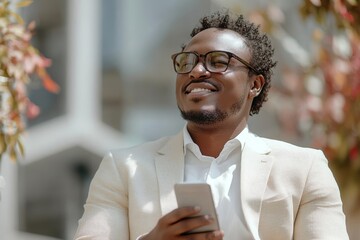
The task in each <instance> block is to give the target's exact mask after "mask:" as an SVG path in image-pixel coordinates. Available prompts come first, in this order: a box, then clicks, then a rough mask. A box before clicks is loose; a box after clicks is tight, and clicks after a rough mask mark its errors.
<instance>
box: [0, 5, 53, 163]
mask: <svg viewBox="0 0 360 240" xmlns="http://www.w3.org/2000/svg"><path fill="white" fill-rule="evenodd" d="M31 3H32V1H29V0H22V1H19V2H17V3H16V5H15V6H11V1H6V0H0V160H1V157H2V155H3V154H6V153H7V154H9V156H10V158H11V159H13V160H16V159H17V158H18V156H19V155H18V152H20V153H21V154H23V153H24V147H23V145H22V143H21V140H20V137H21V134H22V133H23V132H24V130H25V121H24V120H25V119H24V118H25V117H28V118H32V117H36V116H37V115H38V114H39V108H38V107H37V106H36V105H35V104H34V103H32V102H31V101H30V99H29V98H28V96H27V91H26V85H27V84H28V83H29V82H30V76H31V75H32V74H35V75H37V76H38V77H39V79H40V80H41V82H42V85H43V87H44V88H45V89H46V90H48V91H50V92H53V93H56V92H58V91H59V87H58V85H57V84H56V83H55V82H54V81H53V80H52V79H51V77H50V76H49V74H48V73H47V71H46V68H47V67H49V66H50V64H51V61H50V60H49V59H47V58H45V57H44V56H43V55H42V54H41V53H40V52H39V51H38V50H37V49H36V48H35V47H33V46H32V44H31V38H32V36H33V33H34V30H35V22H31V23H30V24H28V25H25V22H24V20H23V19H22V18H21V17H20V15H18V14H17V13H16V12H15V11H14V10H12V7H14V8H23V7H26V6H28V5H29V4H31Z"/></svg>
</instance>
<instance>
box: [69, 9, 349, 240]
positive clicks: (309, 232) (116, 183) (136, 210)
mask: <svg viewBox="0 0 360 240" xmlns="http://www.w3.org/2000/svg"><path fill="white" fill-rule="evenodd" d="M232 17H233V16H232V15H230V14H228V13H225V14H223V13H215V14H213V15H211V16H207V17H204V18H203V19H202V20H201V26H200V27H197V28H195V29H194V30H193V32H192V34H191V37H192V38H191V40H190V41H189V42H188V43H187V44H185V46H184V47H183V49H182V51H181V52H180V53H177V54H174V55H173V56H172V59H173V63H174V69H175V71H176V72H177V79H176V98H177V103H178V107H179V109H180V111H181V114H182V116H183V118H184V119H185V120H187V125H186V126H185V128H184V129H183V131H181V132H180V133H179V134H177V135H176V136H171V137H165V138H162V139H159V140H157V141H154V142H149V143H145V144H142V145H140V146H135V147H133V148H130V149H122V150H117V151H112V152H110V153H109V154H108V155H107V156H106V157H105V158H104V159H103V161H102V163H101V165H100V168H99V170H98V172H97V173H96V175H95V177H94V179H93V181H92V184H91V187H90V191H89V197H88V200H87V202H86V205H85V213H84V216H83V217H82V219H81V220H80V221H79V228H78V232H77V235H76V236H77V239H113V240H115V239H116V240H128V239H142V240H162V239H166V240H171V239H194V240H201V239H227V240H233V239H245V240H247V239H265V240H270V239H274V240H275V239H276V240H282V239H284V240H285V239H288V240H290V239H296V240H300V239H303V240H310V239H324V240H330V239H333V240H344V239H348V236H347V233H346V227H345V217H344V214H343V212H342V203H341V199H340V195H339V190H338V187H337V185H336V182H335V180H334V178H333V175H332V173H331V172H330V170H329V168H328V166H327V160H326V158H325V157H324V155H323V154H322V152H321V151H318V150H313V149H305V148H300V147H296V146H293V145H290V144H287V143H284V142H281V141H275V140H270V139H265V138H261V137H258V136H256V135H254V134H252V133H250V132H249V130H248V128H247V121H248V117H249V115H251V114H256V113H258V112H259V109H260V108H261V106H262V104H263V102H264V101H265V100H266V98H267V94H268V90H269V87H270V81H271V75H272V69H273V67H274V66H275V62H274V61H273V59H272V57H273V48H272V45H271V43H270V41H269V39H268V37H267V36H266V35H264V34H262V33H260V32H259V30H258V27H257V26H255V25H253V24H251V23H249V22H248V21H246V20H244V19H243V17H242V16H240V17H236V18H232ZM178 182H207V183H209V184H210V185H211V188H212V190H213V193H214V195H216V196H218V197H217V199H216V201H215V205H216V208H217V212H218V217H219V221H220V227H221V230H218V231H212V232H205V233H196V234H184V233H187V232H188V231H190V230H193V229H196V228H198V227H201V226H204V225H208V224H210V223H211V222H212V221H213V219H212V218H211V217H209V216H197V217H194V215H196V214H197V213H198V212H199V209H198V208H197V207H196V206H193V207H192V206H189V207H185V208H177V204H176V200H175V195H174V184H175V183H178Z"/></svg>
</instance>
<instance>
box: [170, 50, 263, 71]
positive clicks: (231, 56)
mask: <svg viewBox="0 0 360 240" xmlns="http://www.w3.org/2000/svg"><path fill="white" fill-rule="evenodd" d="M213 52H222V53H225V54H227V55H228V57H229V61H228V63H227V66H226V68H225V70H224V71H220V72H226V70H227V69H228V67H229V63H230V60H231V58H235V59H236V60H238V61H239V62H241V63H242V64H244V65H245V66H246V67H247V68H249V69H250V70H252V71H253V72H254V73H256V74H259V73H258V71H256V70H255V68H253V67H252V66H251V65H250V64H249V63H248V62H247V61H245V60H244V59H242V58H240V57H238V56H236V55H235V54H233V53H231V52H227V51H221V50H215V51H210V52H207V53H205V54H199V53H197V52H178V53H175V54H173V55H171V59H172V60H173V66H174V70H175V72H176V73H178V72H177V71H176V67H175V58H176V56H178V55H179V54H182V53H192V54H195V55H196V56H197V57H198V58H197V62H196V63H195V65H194V67H195V66H196V65H197V64H198V63H199V59H200V58H202V59H203V62H205V61H204V59H206V56H207V55H208V54H209V53H213ZM204 67H205V69H206V70H207V71H209V72H211V73H219V72H213V71H210V70H209V69H208V68H207V66H206V64H204ZM193 69H194V68H192V69H191V70H190V71H188V72H184V73H181V74H187V73H189V72H191V71H192V70H193Z"/></svg>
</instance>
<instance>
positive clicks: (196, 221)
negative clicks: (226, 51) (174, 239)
mask: <svg viewBox="0 0 360 240" xmlns="http://www.w3.org/2000/svg"><path fill="white" fill-rule="evenodd" d="M213 221H214V219H213V218H212V217H210V216H209V215H202V216H197V217H191V218H184V219H182V220H180V221H178V222H177V223H175V224H173V225H172V226H171V228H172V231H173V232H174V233H176V234H178V235H181V234H184V233H187V232H189V231H191V230H195V229H197V228H199V227H202V226H206V225H209V224H211V223H212V222H213Z"/></svg>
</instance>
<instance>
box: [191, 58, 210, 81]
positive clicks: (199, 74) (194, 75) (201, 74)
mask: <svg viewBox="0 0 360 240" xmlns="http://www.w3.org/2000/svg"><path fill="white" fill-rule="evenodd" d="M189 76H190V78H191V79H202V78H208V77H210V72H209V71H208V70H207V69H206V68H205V66H204V64H203V63H202V62H201V61H199V62H198V63H197V64H196V65H195V67H194V68H193V69H192V70H191V72H190V73H189Z"/></svg>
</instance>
